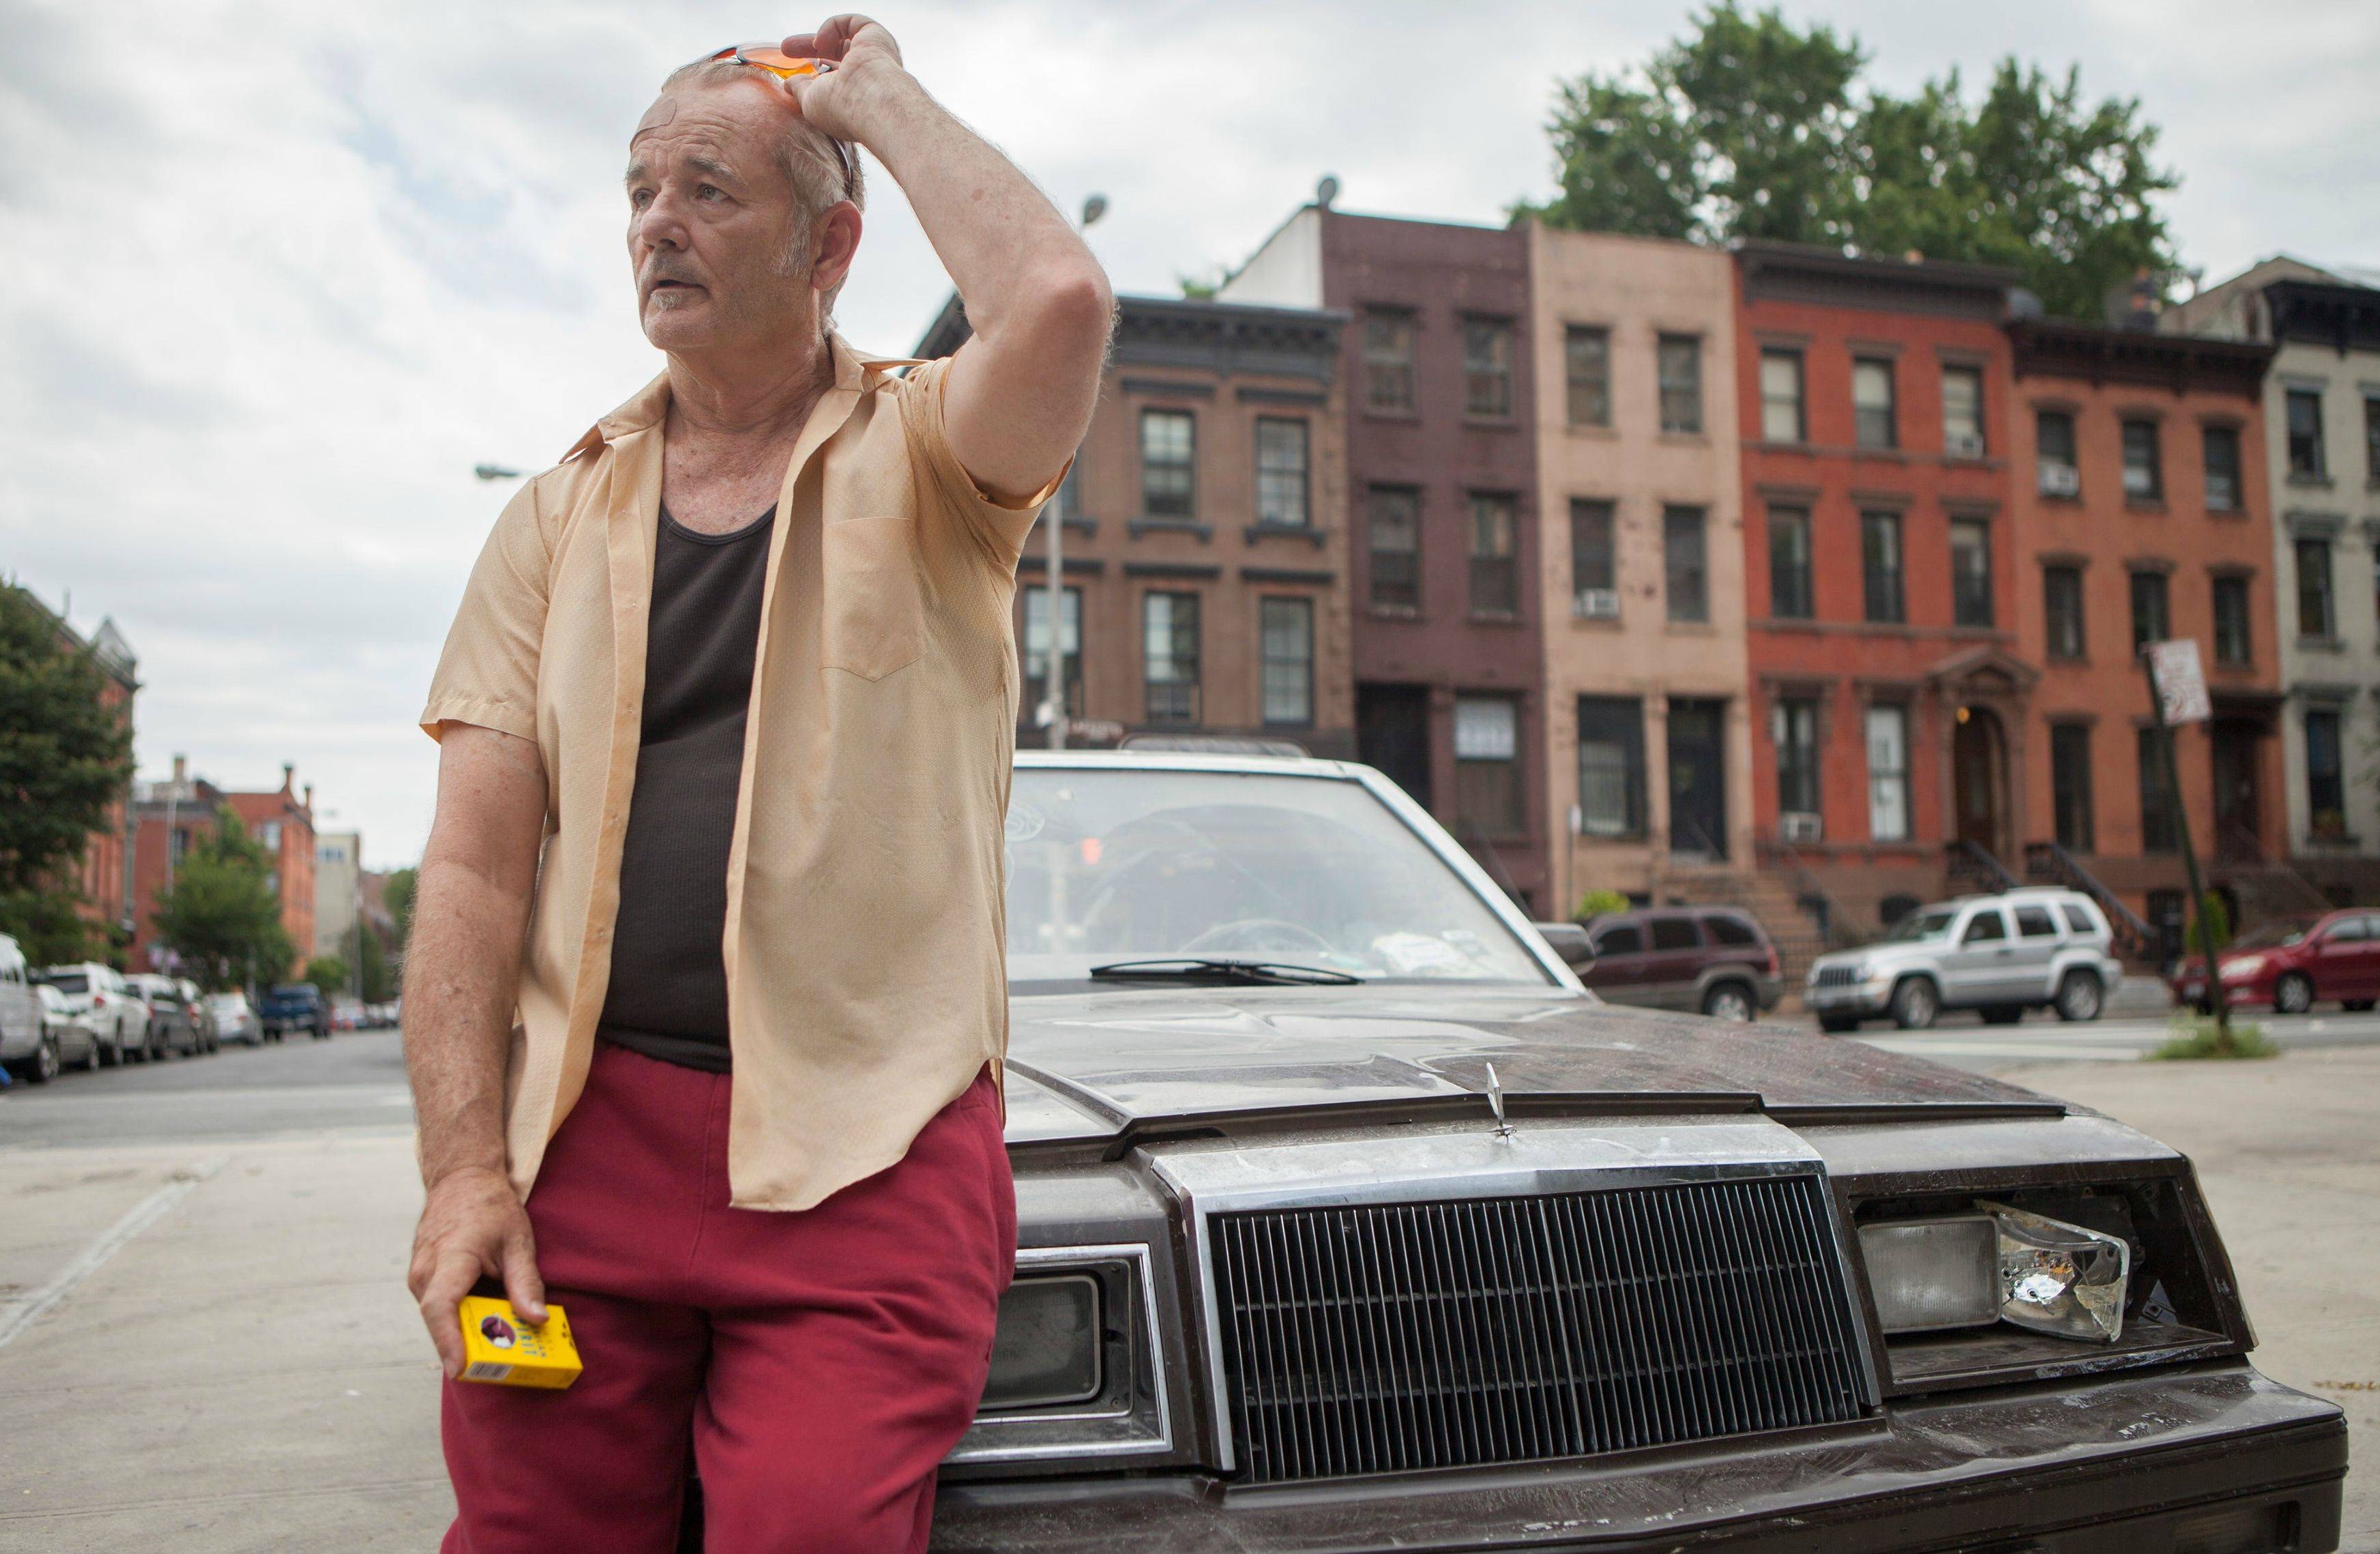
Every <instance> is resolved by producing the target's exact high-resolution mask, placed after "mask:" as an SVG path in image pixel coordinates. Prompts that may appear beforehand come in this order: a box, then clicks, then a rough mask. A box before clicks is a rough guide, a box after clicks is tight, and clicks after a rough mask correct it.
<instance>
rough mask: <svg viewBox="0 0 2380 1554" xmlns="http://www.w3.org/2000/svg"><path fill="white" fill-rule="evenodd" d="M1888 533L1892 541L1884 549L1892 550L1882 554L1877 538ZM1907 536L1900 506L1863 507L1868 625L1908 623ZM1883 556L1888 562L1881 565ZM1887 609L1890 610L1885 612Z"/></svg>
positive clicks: (1862, 553)
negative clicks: (1885, 554)
mask: <svg viewBox="0 0 2380 1554" xmlns="http://www.w3.org/2000/svg"><path fill="white" fill-rule="evenodd" d="M1885 535H1889V536H1890V542H1889V544H1888V546H1885V547H1883V549H1888V550H1889V551H1890V552H1891V553H1890V555H1889V556H1885V557H1881V558H1879V554H1878V550H1879V547H1878V546H1877V545H1876V540H1877V539H1878V538H1879V537H1880V536H1885ZM1905 540H1906V535H1905V534H1904V532H1903V526H1902V523H1901V514H1900V511H1899V510H1898V509H1895V508H1888V507H1868V508H1863V509H1862V510H1861V512H1860V607H1861V609H1860V618H1861V620H1863V621H1864V622H1865V623H1866V624H1867V625H1908V624H1909V552H1908V550H1907V547H1906V545H1905V543H1904V541H1905ZM1880 560H1881V562H1883V563H1888V565H1880ZM1880 590H1883V591H1880ZM1886 611H1888V612H1889V613H1882V612H1886Z"/></svg>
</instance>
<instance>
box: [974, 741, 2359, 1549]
mask: <svg viewBox="0 0 2380 1554" xmlns="http://www.w3.org/2000/svg"><path fill="white" fill-rule="evenodd" d="M1007 855H1008V881H1009V883H1008V895H1007V900H1006V904H1005V921H1006V929H1007V935H1008V938H1007V951H1008V954H1007V964H1008V972H1009V977H1010V994H1011V998H1010V1004H1009V1015H1010V1023H1011V1031H1012V1034H1011V1038H1010V1043H1009V1046H1008V1050H1007V1056H1006V1104H1007V1137H1008V1152H1009V1159H1010V1162H1011V1164H1012V1166H1013V1168H1014V1172H1015V1179H1016V1198H1017V1208H1018V1229H1019V1235H1018V1241H1019V1247H1020V1250H1019V1252H1018V1255H1017V1270H1016V1271H1017V1278H1016V1281H1015V1283H1014V1286H1013V1287H1012V1288H1011V1290H1010V1291H1009V1293H1008V1294H1007V1295H1006V1297H1005V1298H1004V1299H1003V1301H1002V1308H1001V1320H1000V1328H999V1334H998V1338H997V1342H996V1343H995V1345H994V1350H993V1356H992V1362H991V1368H990V1382H989V1384H988V1386H987V1387H986V1389H985V1392H984V1396H983V1400H982V1405H981V1408H980V1410H979V1411H978V1413H977V1418H976V1420H975V1423H974V1425H973V1427H971V1428H970V1429H969V1431H968V1432H967V1434H966V1435H965V1438H964V1439H963V1440H962V1441H961V1442H960V1444H959V1446H958V1447H957V1449H956V1450H955V1451H953V1453H952V1455H951V1457H950V1459H949V1461H948V1463H947V1464H946V1466H945V1467H944V1469H943V1475H942V1484H941V1493H940V1499H939V1503H938V1507H937V1512H938V1513H937V1517H936V1521H935V1526H934V1532H933V1543H934V1546H935V1547H936V1548H941V1549H946V1550H1006V1551H1018V1554H1026V1551H1029V1554H1115V1551H1116V1550H1119V1549H1134V1550H1141V1549H1155V1550H1184V1551H1186V1550H1193V1549H1210V1548H1214V1549H1224V1548H1228V1549H1233V1550H1238V1551H1240V1554H1252V1551H1288V1550H1305V1551H1316V1550H1323V1549H1330V1550H1333V1551H1339V1554H1346V1551H1357V1550H1377V1549H1388V1548H1402V1549H1440V1550H1451V1549H1458V1548H1460V1549H1463V1550H1471V1551H1480V1550H1512V1549H1522V1548H1528V1549H1536V1550H1551V1549H1554V1548H1564V1549H1584V1548H1597V1549H1601V1548H1610V1549H1613V1550H1622V1549H1625V1550H1652V1549H1657V1548H1658V1549H1669V1548H1687V1547H1692V1548H1714V1549H1715V1548H1719V1547H1720V1546H1722V1545H1723V1546H1724V1547H1725V1548H1728V1549H1730V1550H1735V1551H1742V1554H1753V1551H1769V1554H1775V1551H1779V1550H1785V1549H1793V1550H1803V1551H1808V1550H1817V1549H1826V1550H1829V1551H1834V1550H1843V1551H1852V1554H1857V1551H1865V1550H1886V1549H1927V1550H1951V1549H1986V1548H1988V1549H1996V1550H2016V1549H2033V1550H2041V1551H2044V1554H2047V1551H2053V1550H2055V1551H2066V1554H2076V1551H2081V1550H2085V1549H2089V1550H2116V1549H2159V1550H2162V1549H2168V1548H2172V1549H2180V1548H2205V1549H2216V1548H2220V1549H2226V1550H2265V1549H2280V1548H2292V1549H2299V1550H2305V1551H2309V1554H2312V1551H2316V1550H2326V1549H2332V1548H2336V1547H2337V1544H2338V1536H2339V1522H2338V1516H2339V1487H2340V1481H2341V1478H2342V1476H2343V1475H2344V1473H2345V1469H2346V1432H2345V1426H2344V1423H2343V1420H2342V1416H2341V1414H2340V1413H2339V1410H2338V1408H2337V1407H2335V1406H2334V1405H2332V1404H2331V1403H2329V1402H2324V1401H2322V1400H2319V1399H2316V1398H2312V1397H2308V1396H2305V1395H2303V1394H2301V1393H2298V1392H2294V1391H2291V1390H2289V1389H2287V1388H2284V1387H2281V1386H2278V1385H2277V1384H2275V1383H2274V1382H2272V1381H2270V1380H2268V1379H2266V1378H2264V1377H2263V1376H2260V1375H2259V1374H2258V1373H2257V1372H2256V1371H2255V1370H2254V1369H2253V1367H2252V1366H2250V1365H2249V1363H2248V1359H2247V1354H2248V1351H2249V1349H2250V1347H2251V1346H2252V1345H2253V1342H2254V1340H2253V1336H2252V1334H2251V1331H2250V1329H2249V1326H2248V1320H2247V1314H2246V1312H2245V1311H2244V1309H2243V1308H2242V1305H2241V1301H2240V1293H2239V1283H2238V1281H2237V1280H2236V1278H2235V1277H2234V1276H2233V1273H2232V1270H2231V1269H2230V1266H2229V1264H2228V1260H2227V1259H2226V1257H2225V1255H2224V1251H2223V1244H2222V1240H2221V1238H2220V1236H2219V1235H2218V1234H2217V1233H2216V1229H2215V1226H2214V1223H2213V1221H2212V1220H2211V1219H2210V1218H2209V1215H2208V1211H2207V1208H2206V1205H2205V1202H2204V1197H2203V1196H2202V1195H2201V1193H2200V1191H2199V1186H2198V1184H2197V1181H2196V1179H2195V1177H2194V1176H2193V1175H2192V1172H2191V1169H2190V1164H2189V1162H2188V1161H2187V1160H2185V1159H2182V1158H2181V1157H2180V1155H2177V1154H2176V1153H2174V1152H2173V1151H2172V1150H2170V1149H2168V1148H2166V1147H2163V1146H2161V1145H2159V1144H2157V1143H2155V1141H2154V1140H2151V1139H2149V1138H2146V1137H2143V1135H2140V1134H2138V1133H2135V1132H2133V1131H2132V1130H2131V1129H2129V1128H2126V1127H2124V1126H2122V1125H2120V1124H2119V1123H2114V1122H2111V1121H2109V1120H2107V1119H2106V1118H2104V1117H2100V1116H2096V1115H2094V1114H2092V1113H2089V1112H2086V1111H2081V1110H2079V1109H2072V1108H2070V1107H2068V1106H2067V1105H2065V1104H2064V1103H2062V1102H2059V1101H2056V1100H2051V1099H2046V1098H2044V1097H2041V1096H2037V1095H2034V1094H2031V1093H2029V1092H2026V1091H2023V1090H2020V1089H2017V1088H2014V1087H2010V1086H2008V1085H2005V1084H2002V1083H2000V1082H1998V1081H1996V1080H1994V1079H1991V1078H1989V1077H1986V1076H1985V1075H1982V1074H1973V1073H1966V1072H1961V1071H1955V1070H1950V1069H1946V1068H1940V1067H1937V1066H1935V1065H1933V1064H1930V1063H1925V1062H1919V1061H1917V1060H1914V1059H1911V1058H1905V1057H1900V1056H1898V1055H1895V1054H1892V1053H1888V1052H1885V1051H1881V1050H1876V1049H1875V1048H1872V1047H1867V1046H1864V1045H1855V1044H1850V1043H1839V1042H1833V1041H1828V1040H1827V1039H1825V1038H1820V1037H1818V1036H1815V1035H1807V1034H1802V1033H1797V1032H1791V1031H1762V1032H1759V1033H1757V1034H1756V1035H1755V1034H1754V1033H1750V1032H1747V1031H1745V1030H1743V1028H1742V1027H1739V1026H1727V1025H1722V1024H1719V1023H1717V1022H1714V1021H1709V1020H1705V1019H1702V1018H1699V1017H1696V1016H1694V1015H1688V1014H1666V1013H1661V1012H1657V1011H1652V1010H1644V1009H1624V1008H1616V1007H1613V1006H1611V1005H1609V1004H1606V1003H1604V1002H1601V1001H1599V1000H1598V999H1597V998H1596V997H1595V996H1594V995H1593V994H1592V993H1590V992H1587V991H1585V989H1582V988H1581V987H1580V986H1579V984H1578V982H1577V980H1576V978H1575V977H1573V975H1572V974H1571V972H1570V970H1569V968H1568V967H1567V966H1566V965H1564V964H1563V962H1562V961H1561V959H1560V957H1559V956H1557V955H1556V954H1555V953H1553V951H1552V949H1551V948H1550V947H1549V946H1548V943H1547V941H1545V940H1544V939H1543V938H1542V937H1541V936H1539V935H1538V934H1537V933H1536V932H1535V931H1534V930H1533V929H1531V927H1530V925H1529V924H1528V923H1527V922H1526V921H1524V919H1523V918H1522V917H1520V916H1519V915H1518V914H1517V913H1516V912H1515V911H1514V910H1513V908H1512V904H1511V902H1510V901H1509V900H1508V899H1507V898H1506V897H1505V896H1504V895H1503V893H1502V892H1500V891H1499V890H1498V889H1497V888H1496V887H1495V886H1494V885H1493V884H1492V883H1491V882H1490V881H1489V880H1488V878H1487V877H1486V876H1485V875H1484V874H1483V873H1482V872H1481V870H1480V869H1479V868H1478V867H1477V866H1476V865H1475V863H1474V862H1473V861H1472V860H1471V859H1470V857H1469V856H1466V855H1465V854H1464V852H1463V849H1462V848H1461V847H1460V846H1458V845H1457V844H1455V843H1454V842H1453V841H1452V839H1451V838H1450V837H1449V836H1447V834H1446V833H1445V832H1443V831H1442V830H1441V829H1440V828H1439V826H1438V825H1437V824H1436V823H1435V822H1434V821H1433V820H1431V819H1430V818H1429V817H1428V815H1427V814H1426V813H1425V812H1423V811H1422V810H1421V809H1420V808H1419V807H1416V806H1415V804H1414V803H1413V802H1412V801H1411V800H1410V799H1408V798H1407V797H1405V795H1403V793H1402V792H1401V791H1400V790H1398V789H1397V788H1396V787H1395V786H1394V785H1393V784H1391V783H1389V782H1388V781H1387V780H1386V779H1385V778H1383V777H1381V776H1380V775H1379V774H1378V773H1376V772H1373V771H1368V770H1366V769H1365V768H1361V767H1356V766H1353V765H1347V764H1341V763H1335V762H1327V761H1293V760H1266V759H1254V758H1238V759H1230V758H1224V757H1220V756H1217V757H1194V756H1188V755H1172V756H1154V755H1137V754H1130V753H1090V752H1085V753H1078V754H1072V755H1058V754H1053V755H1046V756H1045V755H1026V756H1020V757H1019V758H1018V759H1017V763H1016V771H1015V773H1014V786H1013V793H1012V798H1011V803H1010V806H1009V811H1008V844H1007Z"/></svg>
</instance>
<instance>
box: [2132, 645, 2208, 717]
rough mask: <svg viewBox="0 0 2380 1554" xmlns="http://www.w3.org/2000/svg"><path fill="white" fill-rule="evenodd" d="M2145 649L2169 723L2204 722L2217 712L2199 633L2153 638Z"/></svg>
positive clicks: (2158, 697)
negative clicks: (2208, 693) (2200, 653)
mask: <svg viewBox="0 0 2380 1554" xmlns="http://www.w3.org/2000/svg"><path fill="white" fill-rule="evenodd" d="M2146 651H2147V653H2148V659H2149V674H2150V676H2151V677H2152V679H2153V680H2154V681H2155V685H2156V693H2157V699H2158V700H2159V701H2161V702H2163V703H2164V704H2165V721H2166V722H2167V724H2168V726H2172V725H2176V724H2180V723H2203V722H2205V721H2206V720H2207V719H2209V718H2211V717H2213V716H2214V715H2215V709H2214V707H2213V705H2212V704H2211V703H2209V702H2208V700H2207V699H2206V671H2205V670H2204V669H2203V668H2202V667H2200V665H2199V662H2198V639H2197V638H2196V637H2180V638H2179V639H2177V640H2175V641H2171V642H2152V643H2150V644H2149V645H2148V648H2147V649H2146Z"/></svg>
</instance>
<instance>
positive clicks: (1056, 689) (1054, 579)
mask: <svg viewBox="0 0 2380 1554" xmlns="http://www.w3.org/2000/svg"><path fill="white" fill-rule="evenodd" d="M1107 213H1108V197H1107V196H1106V195H1104V194H1094V195H1091V196H1089V197H1088V198H1087V199H1086V200H1084V201H1083V214H1082V219H1081V220H1079V221H1077V222H1076V223H1075V231H1076V232H1083V231H1087V230H1088V229H1089V227H1090V225H1091V224H1092V223H1093V222H1095V221H1097V220H1099V218H1100V217H1101V216H1103V215H1106V214H1107ZM1041 521H1042V523H1043V524H1044V525H1046V526H1047V527H1048V528H1049V530H1050V630H1049V651H1048V656H1047V658H1046V659H1045V660H1044V661H1043V662H1045V664H1046V665H1047V673H1045V674H1043V676H1042V679H1041V693H1042V694H1041V706H1040V709H1039V710H1041V711H1043V712H1046V713H1047V714H1048V715H1049V718H1050V748H1051V749H1053V750H1062V749H1064V748H1065V747H1066V508H1065V503H1064V492H1063V488H1061V489H1060V492H1059V493H1058V494H1056V495H1053V496H1051V497H1050V502H1049V504H1048V505H1046V506H1044V507H1043V508H1042V509H1041ZM1059 921H1060V922H1063V921H1064V918H1063V917H1060V919H1059Z"/></svg>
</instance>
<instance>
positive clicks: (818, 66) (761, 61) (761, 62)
mask: <svg viewBox="0 0 2380 1554" xmlns="http://www.w3.org/2000/svg"><path fill="white" fill-rule="evenodd" d="M710 57H711V58H713V59H732V60H734V61H735V63H736V64H738V65H749V66H750V67H752V68H754V69H755V70H766V71H767V72H769V74H771V75H772V76H774V77H776V78H777V79H779V80H781V81H785V80H791V79H794V78H795V76H823V75H825V74H826V73H827V72H829V71H831V70H832V69H833V68H834V61H833V60H832V59H810V58H805V57H800V56H796V55H790V54H787V53H786V52H785V51H784V50H783V49H780V48H777V47H774V46H772V45H771V44H768V43H737V44H732V45H730V46H729V47H727V48H723V49H721V50H720V51H719V52H718V53H717V54H714V55H711V56H710ZM826 140H827V144H828V145H831V146H832V147H833V148H834V164H835V166H836V167H838V168H840V169H841V170H842V172H843V197H844V199H845V200H856V199H857V198H858V197H859V196H858V193H857V189H856V185H857V183H858V180H857V178H856V176H854V175H853V172H852V166H851V153H850V152H847V151H845V150H844V145H843V142H842V141H841V140H836V139H835V138H834V137H833V136H832V135H830V136H828V137H827V138H826Z"/></svg>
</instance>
